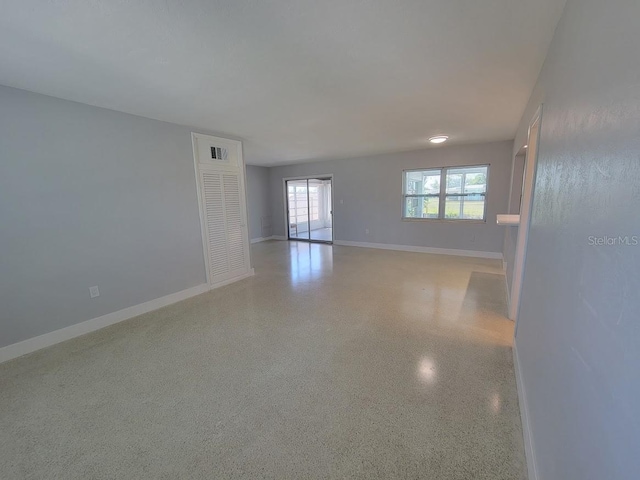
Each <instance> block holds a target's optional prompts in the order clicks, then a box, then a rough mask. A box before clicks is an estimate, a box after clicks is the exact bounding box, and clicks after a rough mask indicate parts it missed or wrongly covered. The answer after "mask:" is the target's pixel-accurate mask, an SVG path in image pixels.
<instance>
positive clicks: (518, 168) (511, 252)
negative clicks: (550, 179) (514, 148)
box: [502, 155, 525, 294]
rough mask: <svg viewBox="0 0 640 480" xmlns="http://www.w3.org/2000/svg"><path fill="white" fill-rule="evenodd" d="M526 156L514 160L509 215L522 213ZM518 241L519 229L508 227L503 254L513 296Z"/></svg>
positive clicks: (519, 156)
mask: <svg viewBox="0 0 640 480" xmlns="http://www.w3.org/2000/svg"><path fill="white" fill-rule="evenodd" d="M524 164H525V159H524V155H517V156H516V157H515V158H514V160H513V174H512V176H511V193H510V197H509V213H520V200H521V197H522V177H523V175H524ZM517 241H518V227H516V226H510V227H506V228H505V231H504V249H503V252H502V255H503V258H504V262H505V264H506V266H507V270H506V275H507V288H508V289H509V294H511V284H512V283H513V268H514V266H515V258H516V245H517Z"/></svg>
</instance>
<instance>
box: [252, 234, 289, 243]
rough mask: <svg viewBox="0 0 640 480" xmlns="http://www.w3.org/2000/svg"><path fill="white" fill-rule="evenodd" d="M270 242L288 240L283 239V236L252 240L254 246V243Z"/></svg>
mask: <svg viewBox="0 0 640 480" xmlns="http://www.w3.org/2000/svg"><path fill="white" fill-rule="evenodd" d="M268 240H286V237H283V236H281V235H271V236H270V237H258V238H252V239H251V243H252V244H253V243H260V242H266V241H268Z"/></svg>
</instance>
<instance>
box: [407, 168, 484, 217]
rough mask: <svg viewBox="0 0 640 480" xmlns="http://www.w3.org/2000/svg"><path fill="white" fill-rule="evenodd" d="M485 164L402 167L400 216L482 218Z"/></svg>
mask: <svg viewBox="0 0 640 480" xmlns="http://www.w3.org/2000/svg"><path fill="white" fill-rule="evenodd" d="M488 178H489V166H488V165H473V166H468V167H442V168H429V169H420V170H405V171H404V172H403V173H402V218H404V219H408V220H427V219H440V220H461V221H465V220H476V221H478V220H481V221H485V220H486V215H487V208H486V197H487V180H488Z"/></svg>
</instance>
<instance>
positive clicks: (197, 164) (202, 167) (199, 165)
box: [191, 132, 255, 290]
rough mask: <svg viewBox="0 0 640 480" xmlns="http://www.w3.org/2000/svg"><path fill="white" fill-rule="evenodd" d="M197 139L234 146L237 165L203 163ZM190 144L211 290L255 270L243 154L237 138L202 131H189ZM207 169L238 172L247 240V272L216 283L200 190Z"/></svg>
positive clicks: (246, 275) (204, 254)
mask: <svg viewBox="0 0 640 480" xmlns="http://www.w3.org/2000/svg"><path fill="white" fill-rule="evenodd" d="M198 140H201V141H209V142H213V143H216V144H222V145H228V146H229V147H230V148H235V149H236V155H237V158H238V165H237V167H234V168H229V167H222V168H220V167H212V166H209V165H206V164H204V162H201V161H199V150H198ZM191 146H192V151H193V169H194V173H195V179H196V193H197V197H198V212H199V216H200V233H201V236H202V255H203V256H204V266H205V275H206V279H207V285H208V286H209V289H210V290H212V289H214V288H218V287H221V286H223V285H227V284H229V283H233V282H236V281H238V280H241V279H243V278H245V277H249V276H251V275H254V274H255V270H254V269H253V267H252V261H251V246H250V245H251V240H250V238H249V227H248V217H249V214H248V211H247V208H248V207H247V205H248V201H247V187H246V185H247V184H246V176H247V171H246V166H245V163H244V156H243V153H242V142H241V141H239V140H233V139H230V138H224V137H216V136H213V135H205V134H203V133H195V132H191ZM207 170H208V171H212V172H217V173H220V172H224V171H235V170H237V171H238V172H239V177H240V206H241V208H240V210H241V214H242V222H243V225H242V228H243V230H244V236H245V237H246V241H247V243H246V245H245V246H244V249H245V252H244V253H245V255H246V258H247V261H248V262H249V264H248V272H247V273H246V274H244V275H240V276H237V277H233V278H230V279H227V280H222V281H220V282H216V283H212V274H211V264H210V261H209V245H208V241H207V223H206V217H205V211H204V206H203V192H202V184H201V176H202V175H201V173H202V172H203V171H207Z"/></svg>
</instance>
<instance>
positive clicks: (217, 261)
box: [201, 172, 230, 283]
mask: <svg viewBox="0 0 640 480" xmlns="http://www.w3.org/2000/svg"><path fill="white" fill-rule="evenodd" d="M201 180H202V192H203V194H204V195H203V196H204V198H203V203H204V205H203V207H204V214H205V215H204V216H205V223H206V233H207V249H208V252H209V266H210V269H211V276H212V283H214V282H215V281H219V280H221V279H224V278H226V276H227V275H228V274H229V271H230V268H229V256H228V253H227V245H228V241H227V231H226V228H225V226H226V221H225V215H224V210H225V209H224V190H223V186H222V175H221V174H219V173H210V172H202V177H201Z"/></svg>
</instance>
